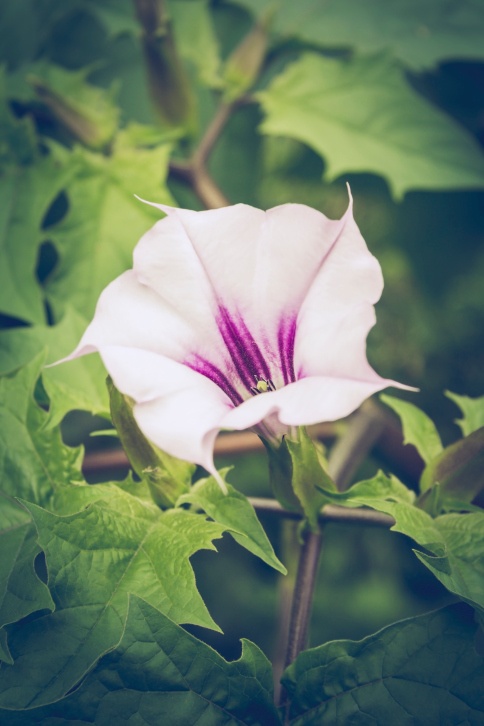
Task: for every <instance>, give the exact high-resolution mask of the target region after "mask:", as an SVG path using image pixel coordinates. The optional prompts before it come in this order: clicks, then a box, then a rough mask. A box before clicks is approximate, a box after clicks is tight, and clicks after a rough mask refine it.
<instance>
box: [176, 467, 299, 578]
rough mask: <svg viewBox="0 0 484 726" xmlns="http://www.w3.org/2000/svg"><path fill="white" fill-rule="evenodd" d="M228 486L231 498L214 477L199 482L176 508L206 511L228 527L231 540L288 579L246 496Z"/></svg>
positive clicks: (182, 497) (181, 498)
mask: <svg viewBox="0 0 484 726" xmlns="http://www.w3.org/2000/svg"><path fill="white" fill-rule="evenodd" d="M221 474H222V475H224V474H225V472H221ZM224 478H225V477H224ZM225 483H226V486H227V490H228V494H224V493H223V492H222V490H221V488H220V486H219V485H218V484H217V482H216V481H215V479H214V478H213V477H209V478H207V479H200V480H199V481H198V482H197V483H196V484H195V485H194V486H193V487H192V488H191V489H190V491H189V493H188V494H184V495H183V496H181V497H180V498H179V499H178V502H177V504H178V505H180V504H192V505H194V506H196V507H199V508H200V509H203V511H204V512H205V513H206V514H207V515H208V516H209V517H211V519H213V520H214V521H215V522H217V523H218V524H222V525H224V526H226V527H228V528H229V530H230V534H231V536H232V537H233V538H234V540H235V541H236V542H238V543H239V544H240V545H241V546H242V547H245V549H247V550H249V552H252V554H254V555H255V556H256V557H259V558H260V559H261V560H262V561H263V562H265V563H266V564H267V565H269V566H270V567H273V568H274V569H275V570H277V571H278V572H282V574H283V575H285V574H286V573H287V570H286V568H285V567H284V565H283V564H282V563H281V562H280V561H279V560H278V558H277V557H276V555H275V553H274V550H273V547H272V545H271V543H270V541H269V539H268V537H267V535H266V533H265V531H264V529H263V527H262V525H261V523H260V522H259V520H258V518H257V514H256V512H255V510H254V508H253V506H252V504H251V503H250V502H249V500H248V499H247V497H246V496H244V494H242V493H241V492H239V491H237V489H234V487H233V486H231V484H229V483H228V482H225Z"/></svg>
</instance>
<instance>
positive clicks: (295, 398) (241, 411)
mask: <svg viewBox="0 0 484 726" xmlns="http://www.w3.org/2000/svg"><path fill="white" fill-rule="evenodd" d="M392 385H397V386H398V384H396V383H394V381H390V380H386V379H384V378H380V377H379V376H377V375H376V374H374V377H373V379H369V380H357V379H354V380H351V379H347V378H333V377H330V376H311V377H308V378H303V379H301V380H299V381H296V382H295V383H291V384H289V385H288V386H284V388H281V389H280V390H278V391H274V392H270V393H264V394H262V395H260V396H255V397H254V398H253V399H250V400H248V401H245V402H244V403H243V404H242V405H241V406H237V407H236V408H234V409H232V410H230V411H228V412H227V413H226V415H225V416H224V418H223V420H222V422H221V423H222V426H223V428H227V429H236V430H242V429H246V428H251V427H253V426H257V424H258V423H259V422H261V421H265V422H267V421H268V419H271V428H272V429H273V430H274V433H276V434H277V433H278V432H282V433H284V432H285V431H287V430H288V427H291V426H306V425H308V426H309V425H311V424H315V423H319V422H321V421H336V420H338V419H340V418H344V417H345V416H348V415H349V414H350V413H352V412H353V411H355V410H356V409H357V408H358V407H359V406H360V405H361V404H362V403H363V401H365V400H366V399H367V398H369V396H371V395H373V394H374V393H376V392H377V391H381V390H382V389H383V388H386V387H387V386H392ZM399 387H401V386H399Z"/></svg>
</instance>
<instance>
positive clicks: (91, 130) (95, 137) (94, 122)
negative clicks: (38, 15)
mask: <svg viewBox="0 0 484 726" xmlns="http://www.w3.org/2000/svg"><path fill="white" fill-rule="evenodd" d="M90 70H91V69H90V68H87V69H86V68H84V69H81V70H78V71H67V70H65V69H64V68H61V67H60V66H55V65H53V64H52V63H46V62H39V63H35V64H32V65H31V66H28V67H27V68H25V69H24V72H25V73H26V81H27V83H28V84H29V86H31V87H32V89H33V91H34V98H35V97H36V98H38V99H40V101H42V103H43V104H45V106H47V108H48V109H49V111H50V112H51V113H52V115H53V116H54V118H55V119H57V121H59V122H60V123H61V124H62V125H63V126H64V127H65V128H66V129H67V130H68V131H69V132H70V133H71V134H73V136H74V137H75V138H76V139H79V140H80V141H81V142H82V143H84V144H87V145H88V146H90V147H92V148H95V149H96V148H98V149H102V148H105V147H106V146H107V144H108V143H109V142H110V141H111V140H112V139H113V137H114V134H115V133H116V130H117V128H118V117H119V109H118V108H117V106H116V105H115V104H114V93H113V91H112V90H111V91H109V92H108V91H106V90H105V89H102V88H98V87H97V86H93V85H92V84H90V83H88V82H87V80H86V78H87V76H88V75H89V73H90ZM13 96H14V97H15V93H14V94H13Z"/></svg>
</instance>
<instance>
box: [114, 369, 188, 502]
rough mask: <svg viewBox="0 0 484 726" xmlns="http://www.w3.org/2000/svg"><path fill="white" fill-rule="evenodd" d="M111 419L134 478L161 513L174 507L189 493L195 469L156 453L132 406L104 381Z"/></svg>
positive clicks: (161, 453)
mask: <svg viewBox="0 0 484 726" xmlns="http://www.w3.org/2000/svg"><path fill="white" fill-rule="evenodd" d="M107 385H108V390H109V399H110V406H111V418H112V421H113V424H114V426H115V427H116V430H117V432H118V434H119V438H120V440H121V443H122V445H123V448H124V450H125V452H126V455H127V457H128V459H129V461H130V464H131V466H132V467H133V469H134V471H135V472H136V474H137V475H138V476H139V477H140V478H141V479H143V480H144V481H146V483H147V484H148V486H149V488H150V492H151V495H152V497H153V499H154V501H155V502H156V503H157V504H158V506H160V507H161V508H162V509H169V508H171V507H174V506H175V503H176V501H177V500H178V498H179V497H180V496H181V495H182V494H186V493H187V492H188V491H189V489H190V483H191V479H192V474H193V472H194V471H195V466H194V465H193V464H190V463H188V462H186V461H182V460H181V459H176V458H175V457H173V456H170V455H169V454H166V453H165V452H164V451H161V450H160V449H158V447H157V446H155V445H154V444H152V443H151V442H150V441H148V439H147V438H146V437H145V436H144V434H143V433H142V432H141V430H140V428H139V426H138V424H137V422H136V419H135V417H134V414H133V402H132V401H131V400H130V399H129V397H128V396H125V395H124V394H122V393H121V392H120V391H118V389H117V388H116V387H115V385H114V383H113V382H112V380H111V378H108V379H107Z"/></svg>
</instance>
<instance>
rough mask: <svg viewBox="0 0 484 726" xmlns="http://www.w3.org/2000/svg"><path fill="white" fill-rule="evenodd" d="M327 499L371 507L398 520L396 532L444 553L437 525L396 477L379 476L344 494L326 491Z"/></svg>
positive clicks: (349, 504)
mask: <svg viewBox="0 0 484 726" xmlns="http://www.w3.org/2000/svg"><path fill="white" fill-rule="evenodd" d="M323 492H324V494H325V496H326V497H327V498H328V499H329V500H330V501H331V502H333V504H339V505H342V506H344V507H371V508H372V509H376V510H377V511H378V512H384V513H385V514H388V515H390V516H391V517H393V518H394V519H395V524H394V525H393V527H392V530H393V531H395V532H401V533H402V534H406V535H407V536H408V537H412V539H414V540H415V541H416V542H419V543H420V544H423V545H425V546H426V547H429V548H432V547H436V548H439V547H440V550H439V551H440V552H442V551H443V548H444V545H443V543H442V537H441V535H440V534H439V532H438V530H437V529H436V527H435V521H434V520H433V519H432V517H430V515H428V514H427V512H424V511H423V510H422V509H418V508H417V507H416V506H415V505H414V502H415V494H414V492H412V491H411V490H410V489H408V488H407V487H406V486H405V485H404V484H402V483H401V482H400V481H398V479H396V478H395V477H392V478H388V477H387V476H386V475H385V474H383V473H382V472H379V473H378V474H377V475H376V476H375V477H373V479H367V480H365V481H360V482H358V483H357V484H353V486H352V487H350V488H349V489H347V490H346V491H344V492H334V491H329V490H327V489H324V490H323Z"/></svg>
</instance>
